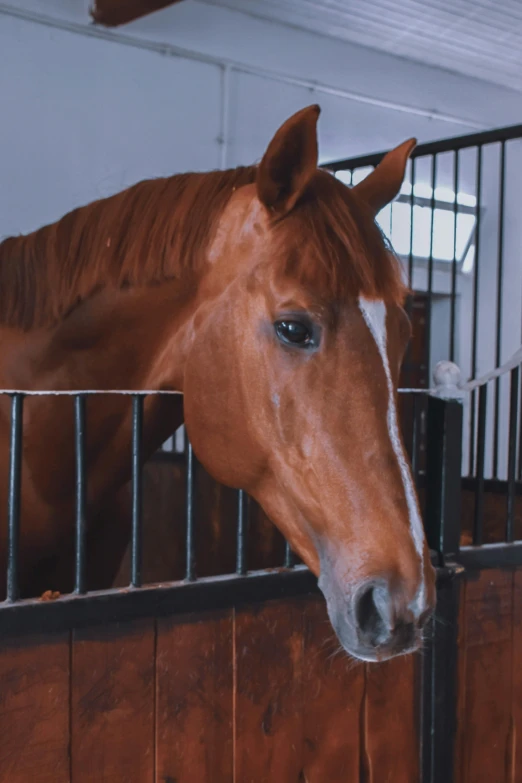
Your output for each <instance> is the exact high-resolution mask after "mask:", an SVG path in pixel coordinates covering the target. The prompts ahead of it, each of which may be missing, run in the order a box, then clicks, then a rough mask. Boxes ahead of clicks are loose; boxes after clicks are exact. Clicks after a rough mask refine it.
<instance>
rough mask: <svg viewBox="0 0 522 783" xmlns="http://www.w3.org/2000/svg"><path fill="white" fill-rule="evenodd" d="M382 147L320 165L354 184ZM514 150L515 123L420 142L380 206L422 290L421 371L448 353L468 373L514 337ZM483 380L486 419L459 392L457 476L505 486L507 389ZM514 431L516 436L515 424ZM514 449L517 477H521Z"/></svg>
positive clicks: (518, 280)
mask: <svg viewBox="0 0 522 783" xmlns="http://www.w3.org/2000/svg"><path fill="white" fill-rule="evenodd" d="M384 155H385V153H383V152H380V153H375V154H371V155H362V156H358V157H354V158H348V159H344V160H337V161H332V162H330V163H327V164H325V168H327V169H328V170H329V171H331V172H332V173H333V174H334V175H335V176H337V177H340V178H342V179H343V181H345V182H347V184H356V183H357V181H359V180H360V179H361V178H364V176H366V174H367V173H368V172H369V171H370V170H371V169H373V168H374V167H375V166H376V165H378V163H379V162H380V161H381V160H382V158H383V157H384ZM517 156H520V165H522V125H515V126H511V127H506V128H499V129H495V130H491V131H487V132H484V133H473V134H470V135H466V136H460V137H455V138H452V139H444V140H442V141H435V142H430V143H428V144H420V145H419V146H418V147H417V148H416V149H415V150H414V151H413V154H412V156H411V161H410V162H409V164H408V169H407V174H406V179H405V185H404V186H403V190H402V192H401V194H400V195H399V197H398V199H397V201H396V202H394V204H393V205H392V207H391V208H387V212H386V211H383V212H382V213H381V215H380V218H379V219H380V221H381V226H382V228H383V230H384V231H385V233H387V234H388V235H389V236H391V239H392V244H393V243H395V244H398V245H399V247H396V248H395V249H396V251H397V252H398V254H399V255H400V256H401V258H402V262H403V265H404V272H405V278H406V280H407V283H408V286H409V287H410V289H412V290H413V291H414V292H415V293H416V294H417V295H419V294H422V295H423V296H426V297H427V302H426V324H425V329H424V334H423V344H424V350H423V363H424V365H425V368H426V369H427V373H428V376H429V377H431V375H432V371H433V368H434V366H435V364H436V363H437V361H438V360H440V359H450V360H451V361H456V362H457V363H458V364H459V366H460V367H461V369H462V371H463V373H464V375H465V376H467V377H469V378H475V377H476V376H477V375H478V374H480V373H481V372H483V371H485V370H487V369H489V368H490V367H492V366H495V365H497V366H498V365H499V364H501V363H502V361H503V360H504V359H505V358H506V356H507V355H509V353H511V351H512V350H513V345H514V342H516V341H518V340H519V339H522V337H521V328H522V275H521V274H519V272H518V270H522V267H521V265H520V260H519V258H520V253H519V247H520V245H521V243H522V228H517V227H518V226H522V221H521V220H520V209H521V208H520V207H519V201H518V199H510V198H509V196H508V184H509V172H510V170H514V171H516V170H519V168H520V165H519V162H518V157H517ZM443 191H445V192H443ZM385 212H386V214H385ZM388 215H389V221H388ZM468 219H469V220H468ZM466 221H467V222H466ZM388 223H389V225H388ZM466 226H467V228H466ZM468 228H469V237H467V233H466V232H467V231H468ZM517 231H518V233H517ZM401 232H402V233H401ZM397 240H398V241H397ZM420 240H422V241H420ZM420 245H423V252H422V253H419V252H418V251H419V247H420ZM441 248H442V249H441ZM443 250H444V252H442V251H443ZM442 256H444V260H442ZM507 302H509V306H507V304H506V303H507ZM492 335H493V340H492ZM410 358H411V357H409V356H408V355H407V357H406V362H409V361H410ZM491 386H492V388H491V389H490V391H489V396H490V398H491V399H490V401H489V403H488V409H487V417H486V420H485V421H482V422H480V423H479V422H478V421H477V420H478V418H479V413H480V411H479V408H480V406H479V404H478V392H476V391H474V392H472V394H471V395H470V396H469V399H466V401H465V407H464V448H463V465H462V475H463V476H466V477H468V478H470V479H476V481H477V484H479V483H480V482H481V481H482V480H483V479H498V480H501V481H504V482H506V486H505V491H506V493H508V492H509V491H510V490H508V486H507V484H508V473H509V469H510V467H512V466H513V462H511V463H510V462H509V460H508V459H507V453H508V452H507V447H506V443H507V442H508V441H510V442H511V441H512V438H513V437H514V436H512V434H511V433H512V429H511V422H512V419H510V417H509V416H508V415H507V412H506V410H505V408H506V406H507V403H506V401H507V397H508V390H507V388H505V387H504V386H503V382H502V380H501V379H498V380H496V381H495V382H494V383H493V384H492V385H491ZM483 406H484V400H482V408H480V410H483V409H484V408H483ZM518 419H519V420H520V416H518ZM485 424H487V436H486V439H485V440H483V441H481V442H480V443H479V441H480V437H479V435H480V434H481V433H479V432H478V431H477V430H478V429H480V427H481V426H482V427H484V426H485ZM424 437H425V433H424ZM516 438H518V439H519V443H520V444H522V431H520V427H518V430H517V435H516ZM481 449H482V453H481ZM521 450H522V445H520V446H519V447H518V454H517V460H516V467H515V476H516V478H515V482H519V481H520V480H521V479H522V459H521V456H520V452H521ZM510 453H511V454H512V451H511V452H510ZM480 471H482V474H481V472H480ZM511 492H512V488H511Z"/></svg>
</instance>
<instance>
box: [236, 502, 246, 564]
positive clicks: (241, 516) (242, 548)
mask: <svg viewBox="0 0 522 783" xmlns="http://www.w3.org/2000/svg"><path fill="white" fill-rule="evenodd" d="M247 526H248V509H247V496H246V494H245V492H243V490H242V489H240V490H239V492H238V497H237V548H236V574H238V576H244V575H245V574H246V573H247V564H246V540H247Z"/></svg>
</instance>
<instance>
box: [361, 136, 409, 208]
mask: <svg viewBox="0 0 522 783" xmlns="http://www.w3.org/2000/svg"><path fill="white" fill-rule="evenodd" d="M416 146H417V139H409V140H408V141H405V142H403V143H402V144H400V145H399V146H398V147H395V149H393V150H391V152H388V153H387V155H385V156H384V158H383V159H382V160H381V162H380V163H379V165H378V166H377V168H375V169H374V170H373V171H372V172H371V174H368V176H367V177H366V178H365V179H363V180H362V182H359V184H358V185H355V186H354V187H353V188H352V190H353V192H354V193H356V194H357V195H358V196H359V197H360V198H361V199H362V200H363V201H365V202H366V204H368V206H369V207H370V208H371V210H372V211H373V213H374V214H377V212H380V210H381V209H382V208H383V207H385V206H386V204H389V203H390V201H393V199H394V198H395V196H396V195H397V193H398V192H399V190H400V189H401V185H402V182H403V180H404V174H405V172H406V164H407V162H408V158H409V157H410V155H411V153H412V152H413V150H414V149H415V147H416Z"/></svg>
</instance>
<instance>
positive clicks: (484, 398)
mask: <svg viewBox="0 0 522 783" xmlns="http://www.w3.org/2000/svg"><path fill="white" fill-rule="evenodd" d="M487 404H488V387H487V384H485V385H484V386H481V387H480V389H479V395H478V432H477V468H476V474H477V486H476V489H475V510H474V516H473V544H474V545H475V546H480V544H482V534H483V526H484V459H485V455H486V412H487Z"/></svg>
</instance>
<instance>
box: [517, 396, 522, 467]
mask: <svg viewBox="0 0 522 783" xmlns="http://www.w3.org/2000/svg"><path fill="white" fill-rule="evenodd" d="M520 389H521V391H520V411H521V414H520V419H521V420H520V427H519V428H518V472H517V476H518V480H519V481H522V384H520Z"/></svg>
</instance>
